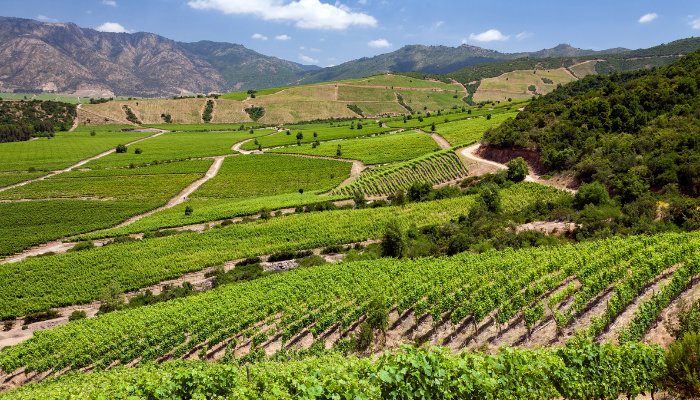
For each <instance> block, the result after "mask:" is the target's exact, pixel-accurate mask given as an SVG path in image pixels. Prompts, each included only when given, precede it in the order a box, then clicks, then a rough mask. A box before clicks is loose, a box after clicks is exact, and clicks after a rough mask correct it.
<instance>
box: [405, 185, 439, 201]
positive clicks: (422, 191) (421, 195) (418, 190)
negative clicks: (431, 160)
mask: <svg viewBox="0 0 700 400" xmlns="http://www.w3.org/2000/svg"><path fill="white" fill-rule="evenodd" d="M432 191H433V185H432V184H431V183H430V182H418V181H415V182H413V184H411V187H409V188H408V200H409V201H413V202H419V201H426V200H430V194H431V192H432Z"/></svg>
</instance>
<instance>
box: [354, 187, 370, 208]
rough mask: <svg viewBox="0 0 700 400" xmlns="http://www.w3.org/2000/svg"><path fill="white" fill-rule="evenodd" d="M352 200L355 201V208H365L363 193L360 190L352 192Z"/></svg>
mask: <svg viewBox="0 0 700 400" xmlns="http://www.w3.org/2000/svg"><path fill="white" fill-rule="evenodd" d="M352 201H353V202H355V208H365V207H366V206H367V200H366V199H365V194H364V193H362V191H360V190H358V191H357V192H355V193H353V194H352Z"/></svg>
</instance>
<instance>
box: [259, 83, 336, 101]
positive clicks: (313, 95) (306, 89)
mask: <svg viewBox="0 0 700 400" xmlns="http://www.w3.org/2000/svg"><path fill="white" fill-rule="evenodd" d="M334 100H335V85H314V86H299V87H294V88H291V89H284V90H282V91H281V92H277V93H275V94H269V95H264V96H257V97H256V98H254V99H248V100H246V103H248V104H255V105H259V104H267V103H282V102H290V101H294V102H296V101H334Z"/></svg>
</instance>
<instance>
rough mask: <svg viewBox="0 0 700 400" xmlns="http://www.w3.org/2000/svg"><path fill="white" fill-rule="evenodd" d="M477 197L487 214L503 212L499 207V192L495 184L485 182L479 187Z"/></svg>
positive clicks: (501, 207)
mask: <svg viewBox="0 0 700 400" xmlns="http://www.w3.org/2000/svg"><path fill="white" fill-rule="evenodd" d="M479 197H480V200H481V201H482V202H483V203H484V205H485V206H486V209H487V210H488V211H489V212H492V213H500V212H501V211H502V210H503V206H502V205H501V191H500V189H499V188H498V185H496V184H495V183H492V182H486V183H484V184H483V185H481V187H480V190H479Z"/></svg>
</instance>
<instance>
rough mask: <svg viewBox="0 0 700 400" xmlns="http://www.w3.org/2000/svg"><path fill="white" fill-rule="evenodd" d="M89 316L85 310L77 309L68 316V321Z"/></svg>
mask: <svg viewBox="0 0 700 400" xmlns="http://www.w3.org/2000/svg"><path fill="white" fill-rule="evenodd" d="M85 318H87V314H86V313H85V311H84V310H75V311H73V312H72V313H71V314H70V315H69V316H68V321H78V320H81V319H85Z"/></svg>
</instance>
